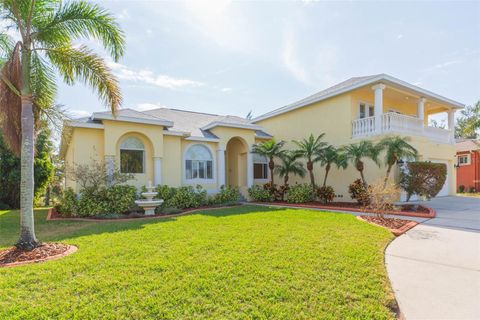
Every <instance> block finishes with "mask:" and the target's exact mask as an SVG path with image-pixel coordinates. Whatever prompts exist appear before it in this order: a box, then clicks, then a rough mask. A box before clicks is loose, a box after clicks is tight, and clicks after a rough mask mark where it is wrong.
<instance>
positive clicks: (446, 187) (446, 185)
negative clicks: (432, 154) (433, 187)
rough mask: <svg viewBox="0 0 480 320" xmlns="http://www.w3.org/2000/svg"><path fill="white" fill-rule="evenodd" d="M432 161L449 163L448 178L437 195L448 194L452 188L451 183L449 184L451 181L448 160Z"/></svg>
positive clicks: (443, 195)
mask: <svg viewBox="0 0 480 320" xmlns="http://www.w3.org/2000/svg"><path fill="white" fill-rule="evenodd" d="M431 161H432V162H435V163H444V164H446V165H447V178H446V179H445V184H444V185H443V187H442V189H441V190H440V192H439V193H438V194H437V197H445V196H448V190H449V189H450V188H449V184H448V183H449V181H450V177H449V172H448V161H446V160H431Z"/></svg>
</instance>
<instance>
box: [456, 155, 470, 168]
mask: <svg viewBox="0 0 480 320" xmlns="http://www.w3.org/2000/svg"><path fill="white" fill-rule="evenodd" d="M457 163H458V165H459V166H468V165H469V164H470V155H469V154H463V155H459V156H457Z"/></svg>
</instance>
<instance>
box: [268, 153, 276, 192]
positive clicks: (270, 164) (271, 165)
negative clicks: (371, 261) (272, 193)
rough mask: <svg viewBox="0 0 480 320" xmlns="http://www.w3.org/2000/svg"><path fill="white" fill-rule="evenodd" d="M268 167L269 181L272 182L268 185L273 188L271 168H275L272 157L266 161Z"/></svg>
mask: <svg viewBox="0 0 480 320" xmlns="http://www.w3.org/2000/svg"><path fill="white" fill-rule="evenodd" d="M268 168H269V169H270V183H271V184H272V185H271V186H270V187H271V189H272V190H273V189H274V186H273V185H274V180H273V169H275V163H274V162H273V157H272V158H270V161H269V162H268Z"/></svg>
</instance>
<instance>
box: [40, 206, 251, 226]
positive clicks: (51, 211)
mask: <svg viewBox="0 0 480 320" xmlns="http://www.w3.org/2000/svg"><path fill="white" fill-rule="evenodd" d="M243 205H245V203H239V204H236V205H231V206H221V207H212V206H204V207H199V208H189V209H185V210H183V211H182V212H179V213H173V214H166V215H154V216H145V217H137V218H118V219H95V218H75V217H70V218H62V217H54V215H55V214H56V212H55V208H53V207H52V208H49V209H48V213H47V221H89V222H102V221H105V222H113V221H135V220H151V219H162V218H175V217H179V216H183V215H187V214H190V213H192V212H196V211H204V210H216V209H226V208H233V207H238V206H243Z"/></svg>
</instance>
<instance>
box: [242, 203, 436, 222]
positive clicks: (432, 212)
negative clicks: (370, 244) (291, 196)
mask: <svg viewBox="0 0 480 320" xmlns="http://www.w3.org/2000/svg"><path fill="white" fill-rule="evenodd" d="M249 203H251V204H258V205H271V206H281V207H296V208H307V209H322V210H332V211H350V212H358V213H368V211H364V210H362V209H357V208H352V207H340V206H335V207H334V206H328V205H327V206H325V205H321V204H315V205H313V204H306V203H288V202H258V201H253V202H249ZM422 206H423V207H425V208H427V209H428V211H429V212H428V213H420V212H411V211H410V212H409V211H402V212H399V211H385V212H384V214H389V215H397V216H405V217H415V218H427V219H428V218H435V216H436V215H437V212H436V211H435V210H434V209H433V208H430V207H427V206H425V205H423V204H422Z"/></svg>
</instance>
